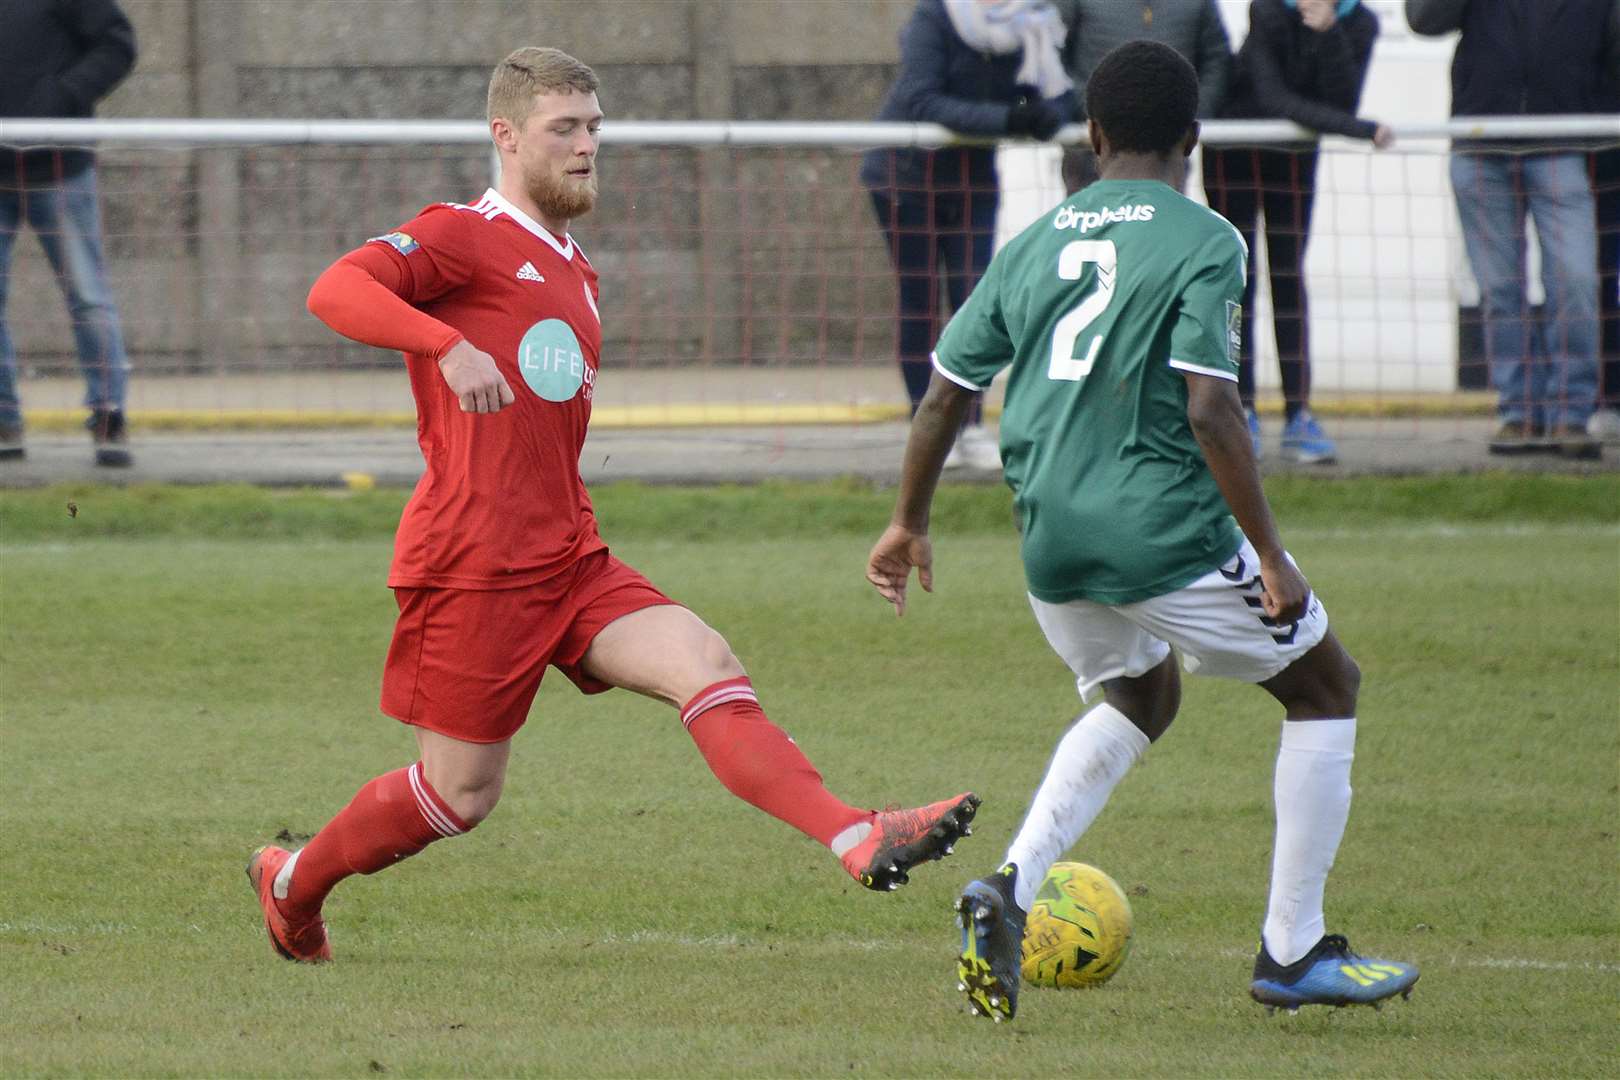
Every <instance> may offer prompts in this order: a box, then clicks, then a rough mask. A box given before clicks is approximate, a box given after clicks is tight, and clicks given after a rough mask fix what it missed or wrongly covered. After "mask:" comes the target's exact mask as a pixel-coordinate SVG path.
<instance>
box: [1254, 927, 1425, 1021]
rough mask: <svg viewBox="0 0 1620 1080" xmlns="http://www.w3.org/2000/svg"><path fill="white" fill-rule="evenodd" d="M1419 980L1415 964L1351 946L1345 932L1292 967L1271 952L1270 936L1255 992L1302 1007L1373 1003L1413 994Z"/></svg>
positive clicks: (1277, 1005) (1271, 1005) (1276, 1004)
mask: <svg viewBox="0 0 1620 1080" xmlns="http://www.w3.org/2000/svg"><path fill="white" fill-rule="evenodd" d="M1417 980H1418V969H1417V968H1416V967H1415V966H1413V965H1412V964H1401V963H1396V962H1394V961H1392V960H1369V959H1367V958H1366V957H1364V956H1357V955H1356V954H1355V953H1353V952H1351V951H1350V942H1349V941H1348V940H1346V939H1345V938H1344V937H1343V936H1342V935H1339V934H1327V935H1324V936H1323V938H1322V940H1321V941H1318V942H1317V943H1316V944H1315V945H1312V946H1311V951H1310V952H1308V953H1306V954H1305V955H1304V956H1302V957H1300V958H1299V959H1298V960H1295V961H1294V962H1293V963H1292V964H1289V965H1287V966H1286V967H1285V966H1283V965H1282V964H1279V963H1277V961H1275V960H1273V959H1272V958H1271V953H1270V952H1268V951H1267V950H1266V945H1265V942H1264V941H1263V940H1262V941H1261V943H1260V954H1259V955H1258V956H1256V957H1255V958H1254V981H1253V982H1251V983H1249V995H1250V996H1251V997H1253V998H1254V1000H1256V1001H1258V1002H1259V1003H1260V1004H1262V1005H1264V1006H1266V1011H1267V1012H1268V1013H1269V1012H1271V1011H1273V1010H1275V1009H1287V1010H1288V1011H1289V1012H1298V1011H1299V1007H1300V1006H1301V1005H1334V1006H1339V1007H1343V1006H1345V1005H1371V1006H1372V1007H1373V1008H1375V1009H1376V1008H1378V1007H1379V1004H1380V1003H1381V1002H1383V1001H1384V999H1386V998H1391V997H1394V996H1395V995H1396V994H1399V995H1401V997H1403V998H1404V997H1410V996H1411V994H1412V985H1413V984H1414V983H1416V982H1417Z"/></svg>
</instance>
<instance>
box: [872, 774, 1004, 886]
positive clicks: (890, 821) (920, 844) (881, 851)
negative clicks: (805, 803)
mask: <svg viewBox="0 0 1620 1080" xmlns="http://www.w3.org/2000/svg"><path fill="white" fill-rule="evenodd" d="M978 809H979V797H978V796H977V795H975V794H973V793H972V792H971V791H970V792H967V793H965V794H962V795H958V796H957V797H956V798H954V799H946V800H944V801H943V802H937V803H933V804H931V805H929V806H924V807H920V808H918V809H916V810H880V811H878V812H877V814H876V816H875V817H873V819H872V831H871V832H870V833H868V834H867V836H866V839H864V840H862V841H861V842H860V843H859V844H856V845H855V846H854V847H852V848H850V849H849V850H848V851H846V852H845V853H844V858H843V862H844V869H845V870H848V871H849V873H850V876H851V877H853V878H854V879H855V880H856V881H858V882H860V883H861V884H862V885H865V886H866V887H867V888H868V889H875V890H877V891H879V892H882V891H886V890H889V889H898V888H899V887H900V886H902V885H904V884H905V883H906V881H907V876H906V871H908V870H910V869H911V868H912V867H913V866H916V865H917V864H918V863H923V862H928V861H929V860H931V859H942V858H944V857H945V856H947V855H949V854H950V853H951V848H952V846H953V845H954V844H955V843H956V841H957V840H959V839H961V838H962V837H964V836H969V835H971V834H972V832H973V830H972V829H971V828H969V827H968V822H970V821H972V820H973V814H974V812H975V811H977V810H978Z"/></svg>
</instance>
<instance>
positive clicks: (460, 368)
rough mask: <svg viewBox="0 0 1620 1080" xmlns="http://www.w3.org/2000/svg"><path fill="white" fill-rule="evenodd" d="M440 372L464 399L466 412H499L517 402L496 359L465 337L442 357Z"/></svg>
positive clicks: (460, 397)
mask: <svg viewBox="0 0 1620 1080" xmlns="http://www.w3.org/2000/svg"><path fill="white" fill-rule="evenodd" d="M439 373H440V374H441V375H443V376H444V381H445V383H446V384H447V385H448V386H449V387H450V392H451V393H452V394H454V395H456V397H457V398H459V399H460V400H461V411H462V412H470V413H492V412H499V411H500V410H501V409H503V408H505V407H506V406H508V405H510V404H512V402H514V401H516V400H517V395H515V394H513V393H512V388H511V387H510V386H508V385H507V384H506V376H504V375H502V374H501V370H500V368H498V367H496V366H495V358H494V357H492V356H490V355H489V353H487V352H484V351H482V350H481V349H478V348H475V347H474V346H473V345H472V343H471V342H469V341H467V340H466V339H465V338H463V339H462V340H460V341H458V342H456V343H455V344H454V345H453V346H451V347H450V351H449V352H447V353H445V354H444V355H443V356H442V357H440V358H439Z"/></svg>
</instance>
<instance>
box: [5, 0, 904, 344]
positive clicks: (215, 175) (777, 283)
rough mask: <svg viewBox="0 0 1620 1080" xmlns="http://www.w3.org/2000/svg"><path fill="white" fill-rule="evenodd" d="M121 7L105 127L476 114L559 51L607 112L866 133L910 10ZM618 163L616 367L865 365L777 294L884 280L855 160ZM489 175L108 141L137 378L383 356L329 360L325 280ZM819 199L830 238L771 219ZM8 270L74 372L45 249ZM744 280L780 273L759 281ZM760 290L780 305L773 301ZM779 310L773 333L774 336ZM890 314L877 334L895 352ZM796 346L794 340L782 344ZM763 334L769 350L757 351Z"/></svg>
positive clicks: (37, 340)
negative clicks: (592, 76) (823, 282)
mask: <svg viewBox="0 0 1620 1080" xmlns="http://www.w3.org/2000/svg"><path fill="white" fill-rule="evenodd" d="M123 6H124V8H125V10H126V11H127V12H128V14H129V16H130V18H131V20H132V21H133V22H134V23H135V26H136V31H137V35H138V38H139V44H140V50H141V55H140V59H139V62H138V64H137V67H136V70H135V72H134V74H133V75H132V76H131V77H130V78H129V79H128V80H127V81H126V82H125V83H124V84H123V85H122V86H120V87H119V89H118V90H117V91H116V92H114V93H113V94H112V95H111V96H110V97H109V98H108V99H107V100H106V101H104V102H103V103H102V105H101V108H100V110H99V115H101V116H103V117H130V118H135V117H184V116H204V117H220V116H241V117H260V118H270V117H298V118H304V117H308V118H386V119H416V118H432V119H473V118H478V117H480V116H481V115H482V112H483V99H484V91H485V87H486V84H487V81H488V78H489V72H490V69H491V68H492V67H493V65H494V63H495V62H496V61H497V60H499V59H500V57H502V56H504V55H505V54H506V53H507V52H508V51H510V50H511V49H512V48H515V47H517V46H519V45H524V44H547V45H554V46H556V47H558V48H562V49H565V50H567V51H569V52H571V53H573V54H574V55H576V56H579V57H580V58H581V59H583V60H585V61H586V62H587V63H590V64H591V65H592V66H593V67H595V68H596V70H597V72H598V73H599V74H600V75H601V77H602V80H603V87H602V91H601V98H602V102H603V105H604V107H605V108H606V110H607V112H608V113H609V116H610V119H625V120H661V119H748V120H772V119H850V120H866V119H870V118H871V117H872V116H873V114H874V113H875V112H876V110H877V108H878V105H879V103H880V101H881V99H882V96H883V94H884V92H885V91H886V89H887V87H888V84H889V82H890V80H891V79H892V77H893V74H894V70H895V60H896V56H897V51H898V50H897V45H896V38H897V33H898V30H899V28H900V26H901V24H902V23H903V22H904V21H905V19H906V17H907V16H908V15H909V13H910V11H911V8H912V0H598V2H590V3H586V2H582V0H522V2H518V0H247V2H241V0H123ZM602 165H603V176H604V197H603V200H602V203H601V205H600V206H599V208H598V212H597V213H596V214H593V215H591V216H590V217H588V218H585V219H582V220H581V221H580V222H579V223H578V227H577V229H576V235H577V236H578V237H579V239H580V241H581V243H582V244H583V245H584V246H585V247H586V249H587V250H588V251H589V252H590V253H591V254H592V256H593V259H594V260H595V261H596V263H597V264H598V267H599V268H600V269H601V270H602V271H603V274H604V291H605V292H606V293H607V294H608V297H609V298H612V297H617V298H621V299H623V300H625V301H626V303H625V304H624V305H622V307H621V310H620V312H619V315H620V317H619V318H616V319H612V318H610V320H609V324H608V329H609V334H610V344H611V345H612V346H613V347H616V348H617V349H618V350H619V352H620V355H621V356H622V355H623V354H624V352H625V351H626V350H629V351H630V352H631V354H632V355H631V356H630V359H632V360H634V361H638V362H656V361H658V360H659V359H660V358H663V359H666V360H680V359H682V358H684V357H690V356H693V355H699V354H703V355H707V356H708V357H709V358H710V359H719V360H722V361H725V360H734V359H741V355H740V350H741V348H742V347H743V345H744V343H745V342H746V343H748V344H749V346H750V350H751V357H750V358H752V359H760V358H764V359H771V358H776V359H786V358H787V356H788V354H789V353H791V354H792V355H794V356H797V357H800V358H804V357H806V356H808V355H809V354H810V353H813V352H815V351H816V350H817V349H818V348H819V349H820V350H821V352H822V353H823V354H836V355H837V356H839V357H844V356H848V355H849V352H850V349H851V347H852V343H851V341H850V332H849V331H841V332H839V336H840V337H841V338H842V340H835V341H832V342H830V343H829V342H827V341H825V340H822V339H823V338H824V336H825V334H826V330H825V328H822V329H819V330H818V329H814V328H812V327H811V326H810V323H809V320H808V319H805V320H800V322H803V323H804V325H797V324H796V325H793V326H791V327H789V328H788V329H787V330H786V331H784V330H783V329H782V327H781V326H780V325H779V320H780V317H781V315H782V314H783V311H784V310H785V308H784V307H783V306H782V305H781V304H773V303H769V302H767V300H766V299H765V297H766V296H769V295H775V290H776V289H780V287H781V283H782V282H784V281H789V280H796V279H797V278H803V279H804V280H806V281H808V280H809V277H810V275H812V274H813V273H816V272H820V270H821V268H823V267H825V266H827V265H838V264H840V263H848V262H850V261H851V260H854V259H855V258H856V257H857V255H858V256H859V258H860V259H861V260H862V261H863V262H865V263H867V264H869V266H870V267H872V268H873V272H874V274H876V272H877V271H880V270H882V269H883V262H884V259H885V258H886V256H885V255H884V252H883V249H882V245H881V238H880V236H879V234H878V233H877V230H876V228H875V225H874V224H873V223H872V220H871V211H870V208H869V207H868V206H867V204H866V202H865V198H864V195H863V193H862V192H861V191H859V190H858V187H857V185H855V184H854V181H853V176H854V171H853V170H854V166H855V161H854V155H852V154H836V153H835V154H829V153H822V152H804V153H798V152H790V153H786V154H783V153H777V152H748V153H743V154H733V153H730V152H720V151H716V152H700V151H690V150H684V151H677V150H637V149H627V148H617V149H615V148H613V147H612V145H611V140H610V141H609V144H608V145H607V146H606V147H605V148H604V151H603V160H602ZM489 166H490V161H489V157H488V155H487V154H486V153H485V152H483V151H478V150H472V149H465V148H422V149H420V150H402V149H374V150H359V149H335V148H334V149H306V148H286V149H282V148H254V149H224V150H185V149H179V148H167V149H154V148H141V149H133V148H109V149H108V150H106V151H105V152H104V153H103V155H102V168H101V172H100V180H101V185H102V189H103V194H104V203H105V212H106V235H107V245H108V255H109V260H110V263H111V265H112V272H113V275H114V278H115V285H116V288H117V291H118V294H119V296H120V299H121V302H122V306H123V311H124V319H125V323H126V332H127V335H128V338H129V342H130V346H131V349H132V350H133V351H134V352H135V353H136V354H137V357H136V363H137V365H138V366H140V367H142V368H144V369H145V370H147V371H155V370H163V369H166V368H174V369H204V370H206V369H212V368H220V369H232V368H239V367H250V368H255V367H276V366H285V365H289V364H324V363H330V362H333V360H334V359H338V360H341V361H343V362H349V361H353V360H357V359H363V358H365V357H366V354H365V353H363V352H361V351H355V350H348V351H345V350H342V349H341V348H340V347H339V346H334V345H333V344H332V343H331V336H330V334H328V333H327V332H326V331H325V330H324V329H323V328H321V327H319V326H317V325H315V324H314V323H313V320H311V319H310V318H309V317H308V316H307V315H306V314H305V313H304V311H303V304H302V298H303V294H304V291H305V290H307V288H308V284H309V282H310V280H311V279H312V278H313V276H314V275H315V274H316V273H318V271H319V269H320V268H321V267H322V266H324V265H325V264H326V263H327V262H329V261H330V260H331V259H332V258H333V257H335V256H336V255H337V254H339V253H341V252H342V251H343V250H345V249H346V248H348V247H351V246H353V245H355V244H357V243H359V242H361V241H363V240H364V239H365V238H366V237H367V236H371V235H375V234H376V233H378V232H382V231H385V230H386V229H389V228H392V227H393V226H394V225H396V224H397V223H398V222H399V221H401V220H403V219H404V218H407V217H409V216H410V215H411V214H413V213H414V212H415V211H416V210H418V209H419V208H420V207H421V206H423V205H424V204H426V203H428V202H431V201H435V200H443V199H455V200H459V199H463V198H476V197H477V195H478V194H479V192H480V191H481V190H482V188H483V187H484V186H485V184H486V183H487V181H488V178H489ZM773 177H776V178H780V179H781V180H782V181H783V182H788V180H789V179H790V181H791V185H792V188H793V191H794V192H795V193H799V194H803V198H802V199H801V198H800V197H799V194H795V195H794V196H793V197H792V198H790V199H788V200H787V201H788V202H792V203H795V204H796V205H792V206H788V205H784V204H783V199H782V197H781V195H780V193H778V194H777V195H775V196H773V195H771V194H765V195H761V196H760V197H759V198H757V199H756V198H754V197H752V196H750V197H748V198H746V199H745V198H743V197H742V192H743V191H752V190H754V189H752V188H750V187H748V186H747V185H751V184H754V183H755V182H756V181H757V182H758V183H761V184H764V185H765V186H766V187H767V188H768V187H769V186H770V184H771V183H772V178H773ZM739 183H742V184H744V185H745V186H744V188H743V189H742V191H739V189H738V184H739ZM809 193H814V194H809ZM812 204H813V205H812ZM812 210H813V212H814V213H815V214H816V215H817V216H818V218H820V219H821V220H822V221H825V222H829V223H831V224H832V226H834V228H833V229H832V230H830V231H829V230H825V229H824V230H821V231H822V232H823V233H824V234H826V235H823V236H822V237H821V238H820V239H819V240H818V241H815V242H805V239H804V236H803V235H802V234H798V233H795V230H787V231H786V232H785V233H783V232H776V231H773V230H772V229H771V228H770V227H769V226H770V223H771V222H772V221H773V220H774V219H783V220H786V219H793V220H795V221H802V220H803V219H804V215H805V213H806V212H809V211H812ZM746 223H752V224H751V225H750V226H749V227H748V228H746V229H745V224H746ZM756 226H757V227H756ZM745 231H746V233H747V235H744V233H745ZM788 234H794V235H788ZM13 270H14V278H13V282H14V284H13V305H12V315H13V319H12V322H13V329H14V331H15V334H16V336H17V338H18V345H19V348H20V350H21V351H22V352H23V354H24V361H25V363H27V364H30V365H31V366H33V367H34V368H35V369H36V370H54V369H61V368H63V367H71V365H72V357H71V354H70V351H69V345H68V343H69V341H70V337H69V332H68V323H67V317H66V314H65V312H63V311H62V310H61V308H60V305H59V304H58V303H57V302H56V300H55V298H54V297H53V296H50V295H49V294H52V293H54V292H55V289H54V286H53V285H52V283H51V279H50V272H49V268H48V267H47V266H46V265H45V263H44V259H43V258H42V257H41V255H40V252H39V251H38V249H37V248H36V247H35V246H34V245H33V244H31V243H27V242H24V243H22V244H20V245H19V249H18V257H17V260H16V263H15V265H14V267H13ZM749 273H755V274H763V275H766V276H765V277H764V278H762V279H760V281H759V282H754V281H750V280H749V279H748V277H747V275H748V274H749ZM767 281H768V282H769V283H770V284H771V285H772V286H773V287H774V288H773V290H772V291H770V292H767V291H766V290H764V289H762V288H756V287H755V286H756V285H758V284H763V283H764V282H767ZM884 286H885V287H884V288H883V289H882V290H881V291H882V292H883V293H884V298H883V299H881V300H879V301H878V302H877V306H878V307H880V308H883V307H886V308H887V309H888V310H890V311H892V297H891V296H890V295H889V294H891V293H892V285H891V284H889V283H887V282H885V283H884ZM842 288H843V290H844V294H843V295H842V296H838V295H834V296H831V297H822V298H821V299H820V301H819V305H820V309H821V310H825V309H827V308H829V307H831V308H834V309H836V308H838V307H839V305H840V304H846V305H847V304H848V303H849V302H850V301H851V300H853V299H855V298H856V296H855V294H856V293H857V292H858V293H859V294H860V295H859V300H860V302H861V305H862V306H863V307H866V306H872V305H871V298H870V296H869V295H868V294H869V293H870V292H871V291H872V283H871V282H868V283H866V285H865V286H856V285H854V284H851V283H849V282H845V283H844V284H843V286H842ZM19 297H22V298H27V299H30V300H31V299H32V298H35V297H38V298H40V301H41V302H40V303H38V304H33V303H27V302H26V301H25V303H23V304H19V303H18V302H17V298H19ZM630 308H633V310H629V309H630ZM767 320H777V321H773V322H772V323H771V326H770V327H769V330H768V331H767V330H765V329H764V328H763V324H764V322H765V321H767ZM886 321H887V320H879V324H878V325H879V329H878V331H877V333H878V335H879V336H880V337H883V338H884V339H885V342H886V341H887V340H888V339H889V338H892V332H890V331H889V330H888V329H887V328H886V326H884V325H883V323H884V322H886ZM756 329H758V330H759V332H758V333H754V332H753V331H754V330H756ZM784 337H786V338H789V339H793V340H794V341H796V342H797V344H795V345H794V346H793V347H792V348H791V349H786V348H784V349H783V350H780V353H781V355H780V356H776V355H775V354H774V353H772V355H771V356H766V355H764V354H765V352H771V351H772V350H775V349H776V344H777V343H780V342H781V341H782V340H783V338H784ZM766 340H769V341H770V342H772V343H773V345H772V350H763V344H762V343H763V342H764V341H766ZM807 342H808V344H807ZM818 342H819V345H818V344H817V343H818ZM871 347H873V348H879V349H880V350H881V351H885V352H886V351H888V350H889V349H890V348H891V346H890V345H889V344H886V343H877V344H874V345H873V346H871ZM762 350H763V351H762Z"/></svg>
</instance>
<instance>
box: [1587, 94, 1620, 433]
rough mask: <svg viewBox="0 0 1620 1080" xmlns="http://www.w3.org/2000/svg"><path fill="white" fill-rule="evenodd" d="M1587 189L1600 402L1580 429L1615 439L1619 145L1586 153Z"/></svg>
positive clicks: (1618, 416) (1616, 107)
mask: <svg viewBox="0 0 1620 1080" xmlns="http://www.w3.org/2000/svg"><path fill="white" fill-rule="evenodd" d="M1605 111H1606V112H1611V113H1620V101H1611V102H1610V106H1609V108H1608V109H1606V110H1605ZM1592 193H1593V195H1595V196H1596V198H1597V224H1598V311H1599V315H1600V319H1601V322H1602V325H1601V327H1600V328H1599V331H1598V342H1599V344H1598V355H1599V357H1600V358H1601V364H1602V370H1601V373H1600V378H1599V386H1598V400H1599V401H1600V402H1601V403H1602V407H1601V408H1599V409H1598V411H1597V412H1595V413H1593V414H1592V419H1590V420H1588V421H1587V422H1586V433H1587V434H1588V435H1591V436H1592V437H1593V438H1595V439H1610V440H1612V439H1620V145H1613V144H1611V145H1609V146H1605V147H1604V148H1603V149H1601V150H1599V151H1597V152H1596V153H1595V154H1593V155H1592Z"/></svg>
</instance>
